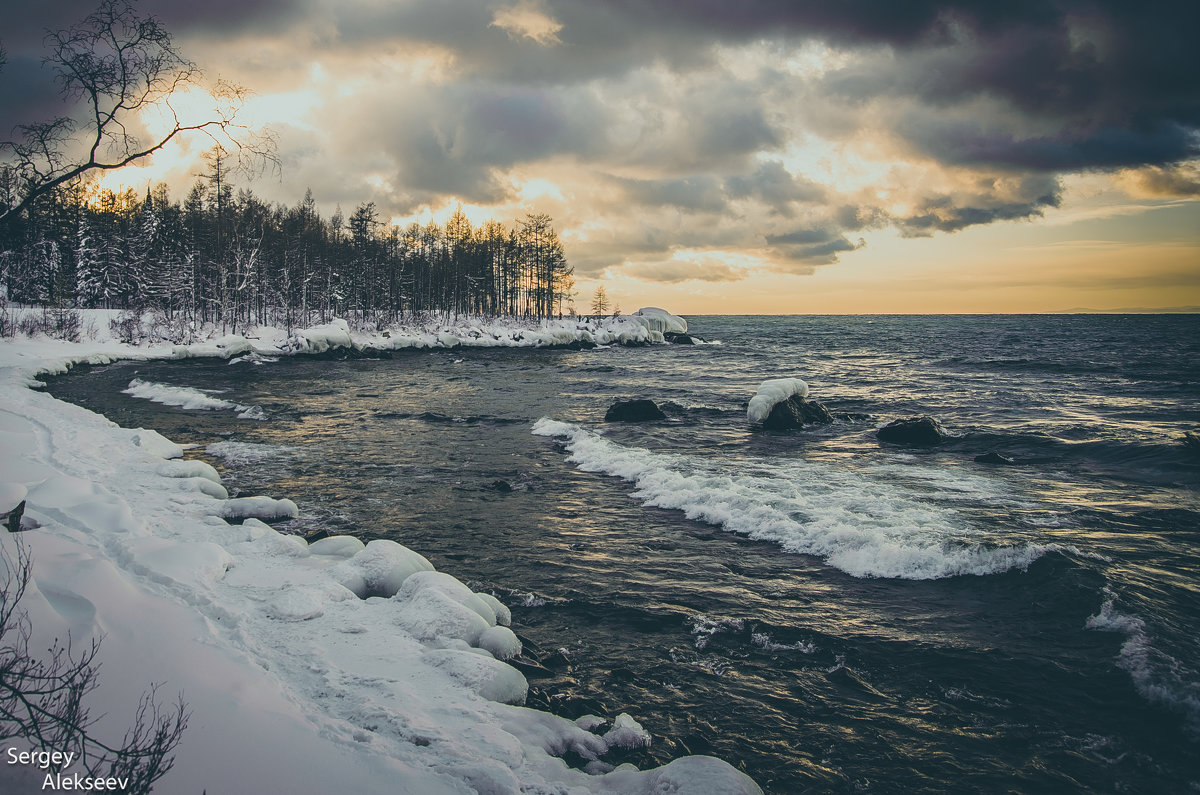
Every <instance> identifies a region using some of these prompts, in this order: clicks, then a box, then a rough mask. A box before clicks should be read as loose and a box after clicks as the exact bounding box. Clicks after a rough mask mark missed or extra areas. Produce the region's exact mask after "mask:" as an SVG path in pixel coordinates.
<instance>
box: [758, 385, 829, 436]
mask: <svg viewBox="0 0 1200 795" xmlns="http://www.w3.org/2000/svg"><path fill="white" fill-rule="evenodd" d="M807 397H808V384H806V383H804V382H803V381H801V380H800V379H799V378H772V379H770V380H768V381H763V382H762V384H761V385H760V386H759V387H758V392H757V393H756V394H755V395H754V397H752V398H750V405H749V407H748V408H747V409H746V418H747V419H748V420H750V422H751V423H754V424H756V425H759V424H761V425H762V427H763V428H765V429H767V430H780V431H781V430H793V429H795V428H800V427H802V426H804V425H809V424H813V423H817V424H822V425H827V424H829V423H831V422H833V417H832V416H830V414H829V411H828V410H827V409H826V408H825V407H824V406H823V405H821V404H820V403H818V402H816V401H809V400H807V399H806V398H807Z"/></svg>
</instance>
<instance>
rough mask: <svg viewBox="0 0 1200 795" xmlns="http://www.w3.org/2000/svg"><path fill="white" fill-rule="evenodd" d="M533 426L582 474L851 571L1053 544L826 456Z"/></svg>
mask: <svg viewBox="0 0 1200 795" xmlns="http://www.w3.org/2000/svg"><path fill="white" fill-rule="evenodd" d="M533 433H534V434H537V435H539V436H551V437H557V438H559V439H562V440H564V442H565V445H566V448H567V450H568V451H569V452H570V453H571V455H570V458H569V459H568V460H569V461H571V462H572V463H574V464H576V465H577V466H578V467H579V469H581V470H583V471H585V472H602V473H604V474H607V475H614V476H616V477H620V478H623V479H624V480H627V481H630V482H632V483H633V484H634V485H635V490H634V492H633V496H634V497H635V498H637V499H639V500H641V502H642V504H643V505H646V506H651V507H657V508H669V509H674V510H678V511H682V512H683V513H684V515H685V516H687V517H688V518H689V519H694V520H698V521H702V522H706V523H708V524H712V525H716V526H718V527H721V528H723V529H725V530H728V531H729V532H733V533H738V534H740V535H743V536H746V537H748V538H751V539H754V540H759V541H771V542H774V543H777V544H779V545H780V546H781V547H782V548H783V549H784V550H786V551H788V552H793V553H799V554H806V555H815V556H818V557H821V558H823V559H824V560H825V561H826V562H827V563H828V564H829V565H831V566H833V567H835V568H838V569H840V570H842V571H844V572H846V573H847V574H849V575H851V576H854V577H860V578H870V577H886V578H896V579H908V580H932V579H940V578H943V577H954V576H959V575H967V574H972V575H986V574H997V573H1000V572H1004V571H1009V570H1011V569H1021V570H1024V569H1026V568H1028V566H1029V565H1030V564H1031V563H1033V561H1035V560H1037V559H1038V558H1039V557H1041V556H1042V555H1044V554H1046V553H1047V552H1050V551H1067V550H1066V549H1064V548H1063V547H1060V546H1058V545H1056V544H1032V543H1022V544H1007V543H1005V544H1001V543H996V542H993V541H990V540H988V539H987V538H985V537H983V536H982V534H980V533H979V532H977V531H975V530H972V529H971V528H970V527H969V525H968V523H967V522H966V521H965V520H964V519H963V518H962V517H961V516H960V515H959V514H958V513H957V512H956V511H954V510H953V509H952V508H948V507H945V506H940V505H938V504H936V503H934V502H931V501H930V500H928V499H922V497H921V495H920V492H919V491H914V490H910V489H906V488H905V487H904V486H903V485H898V484H889V483H886V482H883V481H881V480H878V479H873V478H871V477H869V476H866V475H863V474H859V473H856V472H853V471H850V470H847V469H844V468H840V469H839V468H834V467H832V466H829V465H826V464H821V463H806V462H793V463H792V464H791V467H792V468H791V469H789V470H784V469H783V468H782V467H781V465H780V464H778V463H775V462H771V463H767V462H762V463H760V464H754V463H753V462H741V464H740V465H741V466H742V470H741V471H738V472H736V473H734V474H729V469H728V467H722V466H721V465H720V464H719V463H717V462H712V461H707V460H705V459H702V458H698V457H694V456H685V455H680V454H673V453H657V452H654V451H651V450H646V449H643V448H638V447H625V446H622V445H619V444H616V443H614V442H611V441H609V440H608V439H605V438H604V437H602V436H600V435H599V434H597V433H594V432H591V431H588V430H585V429H583V428H581V427H579V426H577V425H571V424H568V423H564V422H558V421H555V420H551V419H548V418H543V419H540V420H538V421H537V422H536V423H535V424H534V426H533Z"/></svg>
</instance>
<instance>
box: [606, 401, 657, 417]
mask: <svg viewBox="0 0 1200 795" xmlns="http://www.w3.org/2000/svg"><path fill="white" fill-rule="evenodd" d="M666 418H667V415H666V414H663V413H662V409H660V408H659V407H658V406H657V405H655V403H654V401H653V400H625V401H620V402H617V403H614V404H612V407H611V408H609V410H608V413H606V414H605V415H604V421H605V422H650V421H652V420H665V419H666Z"/></svg>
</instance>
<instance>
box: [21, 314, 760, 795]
mask: <svg viewBox="0 0 1200 795" xmlns="http://www.w3.org/2000/svg"><path fill="white" fill-rule="evenodd" d="M332 325H334V326H337V324H332ZM627 326H637V327H638V328H641V329H643V331H644V332H645V338H646V339H649V338H650V336H651V332H650V330H649V329H648V328H647V327H646V326H643V325H641V324H640V323H638V322H637V321H631V320H628V319H623V320H620V321H619V322H616V323H609V324H607V325H605V326H603V327H598V326H596V324H592V329H591V330H589V331H588V333H590V334H593V335H594V336H595V337H596V338H597V341H599V339H600V338H601V335H602V334H616V333H617V332H616V331H614V329H618V328H626V327H627ZM602 329H606V330H602ZM559 330H562V329H561V328H560V329H559ZM598 332H600V333H598ZM422 333H423V332H422ZM443 333H449V332H443ZM505 333H508V332H505ZM526 333H528V329H526ZM556 333H558V332H557V331H556V330H555V329H554V328H553V327H547V328H544V329H539V330H536V336H537V338H538V339H543V340H544V339H546V338H547V336H546V335H548V334H549V335H552V334H556ZM621 333H626V332H621ZM630 333H632V332H630ZM489 335H490V338H491V339H493V340H496V344H505V343H502V342H500V341H499V340H500V339H501V337H497V336H496V335H495V334H491V332H489ZM453 336H455V337H457V338H458V339H460V340H463V341H464V342H465V341H466V340H468V339H475V340H480V339H483V337H482V336H481V337H477V338H476V337H472V335H471V333H470V329H467V330H466V333H464V334H459V333H456V332H455V333H453ZM501 336H502V335H501ZM291 338H292V339H311V340H320V341H322V342H323V343H329V344H332V343H333V342H339V343H344V339H343V338H341V337H339V336H338V334H336V333H334V330H331V329H329V328H325V329H322V330H320V331H319V332H314V334H313V335H312V337H311V338H310V337H308V336H306V335H305V333H304V332H298V333H297V334H294V335H292V337H291ZM396 338H402V339H412V338H416V336H415V334H414V335H412V336H404V335H399V334H397V335H393V336H392V337H391V339H396ZM278 339H279V340H280V341H281V342H283V341H286V339H287V336H286V335H282V334H281V335H278ZM507 339H508V340H510V341H511V340H513V339H515V336H513V335H510V336H509V337H507ZM239 340H240V341H239ZM522 341H524V340H522ZM243 343H246V344H245V345H244V344H243ZM483 344H491V343H483ZM247 346H249V347H247ZM319 348H320V345H319V344H318V343H316V342H313V343H312V347H311V348H308V349H312V350H316V349H319ZM255 352H257V353H259V354H265V353H276V354H278V352H279V348H278V346H272V345H269V344H264V342H263V340H262V339H259V340H255V341H253V344H252V345H250V343H249V342H248V341H246V340H245V339H243V338H237V339H230V338H225V339H223V340H219V341H217V342H210V343H204V344H201V345H197V346H189V347H187V348H183V349H181V348H180V347H179V346H174V347H172V346H162V347H158V348H148V349H146V348H143V349H139V348H133V347H129V346H124V345H121V344H119V343H115V342H112V341H92V342H86V343H81V344H74V345H72V344H67V343H62V342H56V341H51V340H44V339H43V340H16V341H4V342H0V407H2V408H0V450H2V451H3V455H0V495H2V496H3V497H4V498H5V501H6V502H7V501H11V500H12V499H14V498H15V497H17V496H25V497H26V499H27V505H26V510H25V517H26V525H27V526H32V527H31V528H30V529H27V530H25V531H23V532H21V533H19V534H9V533H7V532H6V531H3V530H0V545H3V546H4V548H5V549H6V551H8V552H9V553H10V554H11V553H12V552H13V549H14V545H15V544H16V543H17V541H18V540H19V541H20V542H22V543H24V544H25V545H26V546H27V547H28V549H29V550H30V552H31V554H32V557H33V572H34V579H33V582H32V583H31V585H30V588H29V590H28V591H27V593H26V594H25V598H24V601H23V607H25V608H26V609H27V610H28V611H29V614H30V617H31V620H32V624H33V628H34V638H33V640H32V642H31V643H30V648H31V649H44V648H47V647H48V646H49V645H50V643H51V642H52V640H53V639H54V638H59V639H65V638H67V637H68V636H69V637H70V639H71V642H72V644H73V645H74V646H75V647H76V648H81V647H84V646H86V644H87V643H88V642H89V641H90V640H91V639H92V638H103V645H102V647H101V652H100V657H99V660H100V662H101V668H100V687H99V689H98V690H96V691H95V692H94V693H93V694H91V696H90V697H89V702H88V703H89V704H90V705H91V707H92V712H93V714H97V715H99V714H104V716H105V717H103V718H102V719H101V721H100V722H99V724H98V726H97V730H98V732H99V733H100V734H101V735H102V736H103V737H105V738H107V739H110V740H112V741H116V742H119V741H120V737H121V736H122V735H123V733H124V731H125V729H126V728H127V727H128V726H129V725H130V723H131V722H132V718H133V712H134V709H135V707H136V704H137V701H138V698H139V696H140V695H141V694H142V693H143V692H144V691H145V690H146V689H147V688H148V687H149V686H150V685H151V684H152V683H160V684H161V688H160V691H159V694H160V698H163V700H164V701H168V702H169V701H170V700H171V699H172V698H173V697H174V694H175V693H179V692H181V693H182V694H183V697H184V699H185V700H186V701H187V703H188V705H189V707H190V709H191V711H192V717H191V723H190V726H189V728H188V729H187V731H186V732H185V734H184V736H183V741H182V744H181V745H180V746H179V748H178V751H177V759H176V764H175V768H174V769H173V770H172V771H171V772H170V773H169V774H168V775H167V776H166V777H165V778H164V779H163V780H162V781H161V782H160V783H159V786H158V787H157V788H156V791H157V792H162V793H189V794H191V795H194V793H197V792H200V791H204V790H207V791H208V792H230V793H233V792H293V793H328V792H353V793H383V792H388V793H394V792H414V793H417V792H419V793H442V792H445V793H468V792H486V793H508V792H512V793H516V792H547V793H548V792H573V793H591V792H614V793H651V792H654V793H658V792H664V793H665V792H681V793H682V792H694V793H720V792H727V793H746V792H758V791H759V790H758V788H757V787H756V786H755V785H754V783H753V782H752V781H751V780H750V779H748V778H747V777H746V776H745V775H743V774H742V773H739V772H738V771H736V770H734V769H733V768H732V767H730V766H729V765H728V764H726V763H725V762H722V761H719V760H716V759H713V758H711V757H684V758H682V759H678V760H675V761H674V762H672V763H670V764H668V765H665V766H663V767H661V768H656V769H653V770H647V771H639V770H636V769H634V768H632V767H631V766H629V765H621V766H618V767H616V768H615V769H612V765H610V764H608V763H606V762H605V761H604V759H605V756H606V755H607V754H608V753H609V749H610V747H613V746H629V745H633V744H640V745H645V744H648V743H649V742H650V741H651V738H650V737H649V735H648V734H645V732H644V731H643V730H642V729H641V726H640V725H638V723H637V722H636V720H635V719H634V718H633V717H631V716H628V715H624V714H623V715H621V716H618V719H617V721H616V725H614V726H613V727H612V728H611V729H610V731H609V733H608V734H606V735H603V736H601V735H599V734H596V733H594V732H592V731H588V730H587V729H585V728H584V727H583V726H581V725H577V724H576V723H574V722H571V721H567V720H564V719H561V718H558V717H555V716H553V715H550V714H548V713H543V712H538V711H535V710H530V709H526V708H524V707H522V706H519V704H520V702H521V700H522V698H523V695H524V692H525V688H526V683H525V680H524V677H523V676H522V675H521V674H520V673H519V672H518V671H517V670H516V669H514V668H512V667H511V666H509V665H507V664H505V663H504V662H502V661H501V659H503V658H507V657H510V656H512V655H513V654H515V653H517V652H518V651H519V648H520V641H519V640H518V639H517V638H516V636H515V635H514V634H513V633H512V632H511V630H509V629H508V628H507V627H506V626H505V625H506V624H507V623H508V622H509V620H510V618H509V612H508V609H507V608H506V607H505V606H504V605H502V604H501V603H500V602H499V601H498V600H496V599H495V598H494V597H493V596H491V595H490V594H476V593H473V592H471V590H470V589H469V588H467V586H465V585H463V584H462V583H461V582H459V581H458V580H457V579H455V578H454V577H453V576H451V575H450V574H448V573H444V572H436V571H434V570H433V567H432V566H431V565H429V562H428V561H427V560H425V559H424V558H423V557H422V556H421V555H420V554H419V553H418V552H417V551H414V550H410V549H407V548H406V547H403V546H401V545H399V544H395V543H394V542H384V541H373V542H371V543H369V544H366V545H365V546H364V545H363V544H362V543H361V542H359V541H357V539H348V538H345V537H335V538H330V539H325V540H323V541H320V542H317V543H314V544H312V545H311V546H310V545H308V544H306V543H305V542H304V540H303V539H299V538H295V537H290V536H284V535H281V534H280V533H278V532H276V531H275V530H274V529H272V528H271V527H270V525H268V524H266V523H265V522H263V521H260V520H259V519H258V518H255V517H256V516H268V515H278V514H279V513H280V512H281V511H282V512H284V513H287V512H290V507H289V506H288V503H290V500H288V499H286V495H275V496H273V497H264V498H261V499H259V498H255V499H254V500H251V501H250V502H249V503H241V502H237V501H232V500H227V499H226V495H225V493H224V489H223V487H222V486H221V485H220V483H219V481H220V478H219V476H218V475H217V473H216V471H215V470H213V469H212V467H210V466H208V465H206V464H203V463H202V462H197V461H186V460H182V459H181V458H180V457H181V455H182V454H183V450H182V448H180V447H179V445H176V444H174V443H172V442H171V441H169V440H167V439H164V438H163V437H162V436H161V435H159V434H157V433H155V432H154V431H152V430H145V429H125V428H120V427H118V426H116V425H114V424H113V423H111V422H109V421H108V420H106V419H104V418H103V417H100V416H99V415H96V414H93V413H91V412H89V411H86V410H85V409H82V408H79V407H77V406H73V405H69V404H65V403H61V402H59V401H57V400H55V399H53V398H51V397H50V396H49V395H47V394H45V393H42V392H39V391H36V390H34V389H30V388H29V387H30V386H31V385H36V383H37V382H36V378H35V377H36V375H37V374H38V373H39V372H59V371H62V370H64V369H66V368H67V367H68V366H69V365H70V364H71V363H74V362H82V361H90V362H107V361H112V360H114V359H117V358H148V357H164V358H170V357H181V356H190V355H214V356H225V357H227V358H228V357H231V356H242V355H249V354H252V353H255ZM22 492H24V494H22ZM225 516H231V517H232V516H237V517H243V516H244V517H248V518H245V519H244V521H243V522H242V523H241V524H230V523H228V522H227V521H226V520H225V519H224V518H223V517H225ZM364 597H365V598H364ZM505 702H507V703H505ZM591 728H596V730H597V731H599V730H600V728H601V727H596V726H593V727H591ZM568 751H574V752H575V753H577V754H578V755H579V756H580V757H581V758H583V759H584V760H591V762H590V764H589V765H588V768H587V769H588V770H589V771H590V772H584V771H581V770H577V769H573V768H569V767H568V766H567V765H566V764H565V763H564V762H563V761H562V760H561V759H559V758H558V757H559V756H561V755H562V754H564V753H566V752H568ZM30 772H31V771H29V770H24V769H21V768H20V766H13V765H7V764H5V765H0V791H4V792H13V793H14V794H15V793H19V792H22V791H24V789H25V788H27V787H28V786H29V782H30V781H33V782H35V783H37V782H40V781H41V778H40V777H39V776H37V775H34V776H33V777H32V778H30V777H29V774H30ZM36 772H40V771H36ZM68 772H69V771H68ZM22 776H25V778H22ZM30 791H34V790H33V789H31V790H30Z"/></svg>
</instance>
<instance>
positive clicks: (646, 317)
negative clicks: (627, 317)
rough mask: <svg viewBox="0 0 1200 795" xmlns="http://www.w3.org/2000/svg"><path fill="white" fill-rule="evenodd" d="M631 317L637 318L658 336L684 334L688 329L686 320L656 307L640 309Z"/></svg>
mask: <svg viewBox="0 0 1200 795" xmlns="http://www.w3.org/2000/svg"><path fill="white" fill-rule="evenodd" d="M631 317H636V318H638V319H639V320H640V321H641V322H642V323H644V324H645V326H646V328H648V329H649V330H650V331H657V332H658V333H659V334H686V333H687V329H688V325H687V321H686V320H684V319H683V318H681V317H679V316H678V315H672V314H671V313H670V312H668V311H667V310H665V309H659V308H658V307H656V306H646V307H642V308H641V309H639V310H638V311H636V312H634V313H633V315H631Z"/></svg>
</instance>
